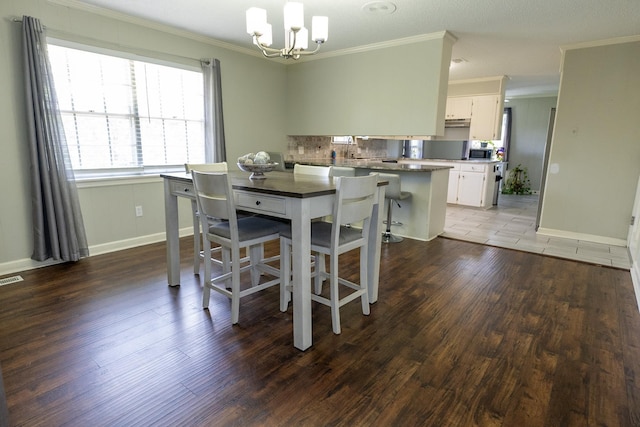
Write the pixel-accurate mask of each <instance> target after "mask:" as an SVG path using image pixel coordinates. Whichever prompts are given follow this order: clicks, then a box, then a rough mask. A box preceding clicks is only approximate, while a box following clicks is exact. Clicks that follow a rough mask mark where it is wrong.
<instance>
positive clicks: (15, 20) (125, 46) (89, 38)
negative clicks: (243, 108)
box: [9, 16, 211, 65]
mask: <svg viewBox="0 0 640 427" xmlns="http://www.w3.org/2000/svg"><path fill="white" fill-rule="evenodd" d="M9 20H10V21H11V22H17V23H22V18H18V17H17V16H12V17H11V18H9ZM42 27H43V28H44V29H47V28H48V27H47V26H45V25H43V26H42ZM51 31H53V32H54V33H58V34H60V35H63V36H64V35H66V36H75V37H82V38H83V39H86V40H90V41H95V42H98V43H107V44H112V43H110V42H106V41H104V40H98V39H94V38H92V37H84V36H79V35H78V34H73V33H68V32H65V31H59V30H54V29H51ZM69 41H71V40H69ZM113 45H114V46H118V47H124V48H128V49H134V50H138V51H142V52H147V53H150V54H155V55H169V56H172V57H174V58H180V59H187V60H189V61H198V62H200V63H203V64H206V65H210V64H211V60H209V59H208V58H200V59H198V58H191V57H188V56H182V55H174V54H171V53H165V52H158V51H155V50H150V49H144V48H138V47H134V46H127V45H123V44H118V43H113Z"/></svg>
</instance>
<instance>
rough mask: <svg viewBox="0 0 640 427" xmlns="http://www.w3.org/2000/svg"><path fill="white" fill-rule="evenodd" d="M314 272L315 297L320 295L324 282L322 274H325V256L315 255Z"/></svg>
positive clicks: (318, 253)
mask: <svg viewBox="0 0 640 427" xmlns="http://www.w3.org/2000/svg"><path fill="white" fill-rule="evenodd" d="M315 265H316V267H315V271H314V278H313V279H314V284H315V291H316V295H320V294H321V293H322V282H324V275H323V273H326V272H327V260H326V255H325V254H321V253H320V252H317V253H316V254H315Z"/></svg>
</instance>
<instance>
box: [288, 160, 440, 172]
mask: <svg viewBox="0 0 640 427" xmlns="http://www.w3.org/2000/svg"><path fill="white" fill-rule="evenodd" d="M287 163H289V164H291V165H293V164H295V163H300V164H301V165H313V166H344V167H350V168H358V169H373V170H384V171H405V172H433V171H437V170H443V169H451V168H452V166H448V165H442V166H439V165H438V166H434V165H421V164H410V163H398V162H397V160H396V159H390V160H383V159H336V160H326V159H305V160H295V161H290V162H287Z"/></svg>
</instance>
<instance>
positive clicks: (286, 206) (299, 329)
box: [161, 172, 386, 350]
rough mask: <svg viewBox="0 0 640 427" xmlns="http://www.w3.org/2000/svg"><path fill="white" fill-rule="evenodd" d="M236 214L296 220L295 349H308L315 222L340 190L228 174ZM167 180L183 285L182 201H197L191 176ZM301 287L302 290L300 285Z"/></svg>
mask: <svg viewBox="0 0 640 427" xmlns="http://www.w3.org/2000/svg"><path fill="white" fill-rule="evenodd" d="M229 176H230V177H231V182H232V187H233V191H234V196H235V201H236V205H237V209H239V210H243V211H249V212H254V213H259V214H262V215H267V216H272V217H275V218H285V219H288V220H290V221H291V232H292V257H293V259H292V265H294V266H296V267H297V268H294V269H293V282H292V283H294V284H296V285H295V286H294V287H293V297H292V299H293V345H294V346H295V347H296V348H298V349H300V350H306V349H308V348H309V347H311V345H312V324H311V257H310V256H309V254H310V253H311V220H312V219H314V218H320V217H323V216H326V215H331V213H332V209H333V202H334V199H335V192H336V186H335V183H334V179H333V178H330V177H329V178H326V177H316V176H299V175H296V176H294V174H292V173H287V172H270V173H268V174H267V175H266V176H267V178H266V179H259V180H257V179H250V178H249V174H248V173H246V172H229ZM161 177H162V178H163V179H164V202H165V221H166V236H167V281H168V283H169V285H170V286H178V285H179V284H180V240H179V231H178V197H186V198H189V199H194V198H195V193H194V190H193V182H192V180H191V175H189V174H186V173H166V174H161ZM385 185H386V182H381V183H380V184H379V185H378V193H377V200H376V201H375V204H374V208H373V218H372V226H371V227H370V232H369V233H370V235H369V246H368V248H367V253H368V275H367V280H368V283H367V287H368V293H369V303H370V304H373V303H375V302H376V301H377V300H378V281H379V271H380V252H381V241H382V238H381V236H382V220H381V216H382V215H380V210H379V208H380V206H384V205H383V204H382V203H383V202H384V191H385ZM298 284H300V285H298Z"/></svg>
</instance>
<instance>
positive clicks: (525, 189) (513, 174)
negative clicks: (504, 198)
mask: <svg viewBox="0 0 640 427" xmlns="http://www.w3.org/2000/svg"><path fill="white" fill-rule="evenodd" d="M502 194H531V182H530V181H529V174H528V173H527V168H523V167H522V165H520V164H519V165H518V166H516V167H515V168H513V169H511V170H510V171H509V175H508V177H507V179H506V180H505V182H504V186H503V187H502Z"/></svg>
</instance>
